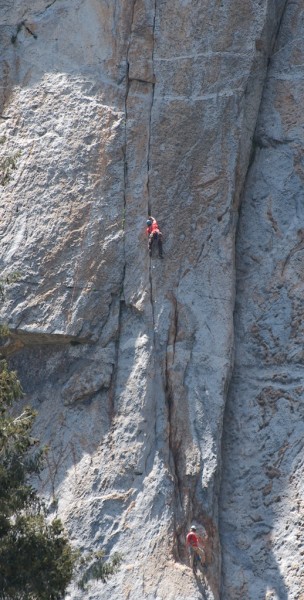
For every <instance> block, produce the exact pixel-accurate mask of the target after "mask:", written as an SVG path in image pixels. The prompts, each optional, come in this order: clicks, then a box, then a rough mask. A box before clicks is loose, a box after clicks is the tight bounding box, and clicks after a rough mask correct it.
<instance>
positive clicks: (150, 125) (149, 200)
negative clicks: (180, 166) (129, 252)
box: [147, 0, 156, 214]
mask: <svg viewBox="0 0 304 600" xmlns="http://www.w3.org/2000/svg"><path fill="white" fill-rule="evenodd" d="M155 22H156V0H155V2H154V15H153V26H152V36H153V46H152V55H151V60H152V76H153V78H154V77H155V74H154V46H155ZM154 94H155V81H153V82H152V83H151V104H150V118H149V132H148V155H147V190H148V214H151V211H152V208H151V198H150V167H151V163H150V152H151V139H152V111H153V104H154Z"/></svg>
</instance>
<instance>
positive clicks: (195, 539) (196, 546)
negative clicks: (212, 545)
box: [187, 525, 206, 568]
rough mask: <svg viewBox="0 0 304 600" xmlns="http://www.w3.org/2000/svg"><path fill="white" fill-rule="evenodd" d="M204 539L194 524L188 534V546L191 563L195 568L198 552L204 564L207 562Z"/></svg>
mask: <svg viewBox="0 0 304 600" xmlns="http://www.w3.org/2000/svg"><path fill="white" fill-rule="evenodd" d="M203 545H204V541H203V540H202V538H201V537H199V536H198V535H197V533H196V527H195V526H194V525H192V527H191V529H190V531H189V533H188V535H187V547H188V551H189V558H190V565H191V567H192V568H193V563H194V554H197V555H198V556H199V558H200V560H201V563H202V565H204V564H205V562H206V556H205V550H204V548H203V547H202V546H203Z"/></svg>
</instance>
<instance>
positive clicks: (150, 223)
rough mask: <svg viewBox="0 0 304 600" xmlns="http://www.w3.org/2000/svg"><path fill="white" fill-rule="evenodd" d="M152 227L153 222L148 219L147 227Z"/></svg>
mask: <svg viewBox="0 0 304 600" xmlns="http://www.w3.org/2000/svg"><path fill="white" fill-rule="evenodd" d="M151 225H152V221H151V219H148V220H147V226H148V227H151Z"/></svg>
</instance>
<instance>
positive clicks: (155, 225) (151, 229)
mask: <svg viewBox="0 0 304 600" xmlns="http://www.w3.org/2000/svg"><path fill="white" fill-rule="evenodd" d="M154 231H156V232H157V233H158V232H159V227H158V223H157V221H155V219H154V221H153V223H152V225H150V227H147V235H150V233H153V232H154Z"/></svg>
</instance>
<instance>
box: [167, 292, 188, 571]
mask: <svg viewBox="0 0 304 600" xmlns="http://www.w3.org/2000/svg"><path fill="white" fill-rule="evenodd" d="M172 303H173V314H172V318H171V325H170V327H169V331H168V340H167V350H166V358H165V385H164V388H165V398H166V404H167V411H168V445H169V465H170V470H171V473H172V476H173V480H174V493H175V510H174V512H173V519H174V523H173V527H174V548H173V551H174V553H175V558H176V559H177V560H181V554H180V549H179V544H178V531H177V530H178V529H179V528H180V527H178V520H179V516H180V512H181V510H182V506H183V502H182V480H181V477H180V474H179V458H178V454H179V450H180V445H181V442H180V441H179V442H178V440H177V436H176V427H175V417H174V394H173V385H172V381H171V374H170V367H171V368H172V367H173V364H174V358H175V345H176V339H177V331H178V306H177V300H176V298H175V297H174V296H173V298H172ZM170 346H172V360H171V361H170V360H169V352H168V348H169V347H170ZM170 362H171V364H170Z"/></svg>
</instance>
